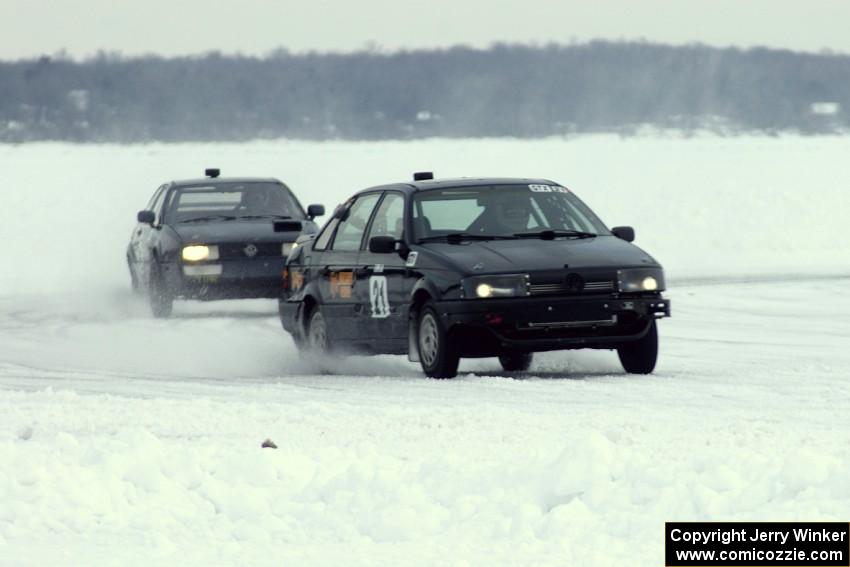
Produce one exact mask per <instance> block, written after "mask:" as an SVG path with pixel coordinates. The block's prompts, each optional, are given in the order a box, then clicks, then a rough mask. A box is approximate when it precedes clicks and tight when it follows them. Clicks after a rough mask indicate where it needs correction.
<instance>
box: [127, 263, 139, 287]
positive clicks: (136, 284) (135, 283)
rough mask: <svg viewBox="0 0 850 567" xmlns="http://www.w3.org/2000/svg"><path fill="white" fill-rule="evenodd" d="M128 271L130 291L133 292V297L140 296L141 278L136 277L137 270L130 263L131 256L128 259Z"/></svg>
mask: <svg viewBox="0 0 850 567" xmlns="http://www.w3.org/2000/svg"><path fill="white" fill-rule="evenodd" d="M127 269H128V270H130V290H131V291H132V292H133V295H139V293H141V289H140V288H139V276H137V275H136V270H134V269H133V263H132V262H130V257H129V256H128V257H127Z"/></svg>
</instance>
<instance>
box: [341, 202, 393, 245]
mask: <svg viewBox="0 0 850 567" xmlns="http://www.w3.org/2000/svg"><path fill="white" fill-rule="evenodd" d="M380 196H381V194H380V193H370V194H368V195H363V196H362V197H359V198H358V199H357V200H356V201H354V204H353V205H351V208H349V209H348V212H347V213H346V214H345V216H344V220H340V222H339V225H338V226H337V229H336V236H334V241H333V244H331V250H336V251H353V250H360V244H361V243H362V242H363V233H364V232H366V225H367V224H368V223H369V217H370V216H372V210H373V209H374V208H375V204H376V203H377V202H378V198H379V197H380Z"/></svg>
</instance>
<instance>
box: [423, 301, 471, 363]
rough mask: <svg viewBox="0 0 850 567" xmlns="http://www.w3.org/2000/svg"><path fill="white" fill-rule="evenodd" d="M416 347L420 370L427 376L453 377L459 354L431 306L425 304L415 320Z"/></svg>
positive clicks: (458, 361)
mask: <svg viewBox="0 0 850 567" xmlns="http://www.w3.org/2000/svg"><path fill="white" fill-rule="evenodd" d="M416 347H417V348H418V349H419V362H420V364H421V365H422V371H423V372H425V375H426V376H428V377H429V378H454V377H455V376H457V367H458V364H459V363H460V355H459V354H458V351H457V349H456V348H455V347H454V346H453V345H452V344H451V343H450V342H449V340H448V333H447V332H446V329H445V328H444V326H443V324H442V323H441V322H440V316H439V315H438V314H437V311H436V310H435V309H434V307H433V306H431V305H428V304H426V305H425V306H424V307H423V308H422V310H421V311H420V312H419V317H418V319H417V322H416Z"/></svg>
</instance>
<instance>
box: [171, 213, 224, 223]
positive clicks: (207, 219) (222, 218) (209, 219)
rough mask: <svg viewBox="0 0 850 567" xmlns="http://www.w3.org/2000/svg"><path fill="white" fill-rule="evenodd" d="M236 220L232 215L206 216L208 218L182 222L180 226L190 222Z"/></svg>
mask: <svg viewBox="0 0 850 567" xmlns="http://www.w3.org/2000/svg"><path fill="white" fill-rule="evenodd" d="M235 218H236V217H234V216H232V215H209V216H206V217H195V218H192V219H186V220H182V221H180V224H183V223H188V222H204V221H211V220H233V219H235Z"/></svg>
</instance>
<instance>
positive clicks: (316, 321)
mask: <svg viewBox="0 0 850 567" xmlns="http://www.w3.org/2000/svg"><path fill="white" fill-rule="evenodd" d="M304 343H305V344H304V345H303V346H305V347H307V348H306V350H309V351H311V352H315V353H321V352H323V351H326V350H328V327H327V325H326V324H325V317H324V315H322V311H321V310H320V309H319V306H318V305H317V306H316V307H315V308H314V309H313V312H312V313H310V321H309V322H308V324H307V340H306V341H304Z"/></svg>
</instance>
